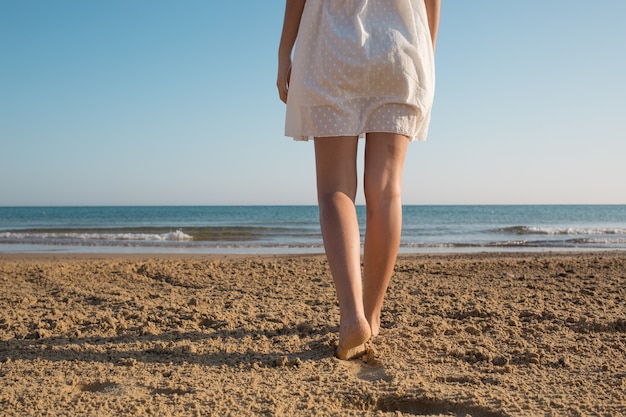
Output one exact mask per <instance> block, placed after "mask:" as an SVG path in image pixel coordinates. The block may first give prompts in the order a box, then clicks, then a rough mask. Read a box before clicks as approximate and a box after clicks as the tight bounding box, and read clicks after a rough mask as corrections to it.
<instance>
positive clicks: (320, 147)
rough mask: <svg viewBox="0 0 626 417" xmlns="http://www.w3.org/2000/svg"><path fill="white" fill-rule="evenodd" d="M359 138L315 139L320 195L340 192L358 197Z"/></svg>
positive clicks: (352, 197)
mask: <svg viewBox="0 0 626 417" xmlns="http://www.w3.org/2000/svg"><path fill="white" fill-rule="evenodd" d="M357 148H358V138H357V137H352V136H345V137H344V136H341V137H324V138H315V168H316V173H317V191H318V195H320V196H322V195H326V194H331V193H336V192H340V193H343V194H346V195H348V196H349V197H350V198H351V199H352V200H354V199H355V197H356V187H357V169H356V158H357Z"/></svg>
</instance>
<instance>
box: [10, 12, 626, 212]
mask: <svg viewBox="0 0 626 417" xmlns="http://www.w3.org/2000/svg"><path fill="white" fill-rule="evenodd" d="M283 10H284V1H282V0H269V1H258V0H248V1H238V2H232V1H207V0H185V1H162V0H133V1H128V0H123V1H122V0H107V1H83V0H57V1H47V0H45V1H44V0H29V1H1V2H0V60H1V62H0V206H2V205H118V204H120V205H135V204H142V205H143V204H154V205H161V204H163V205H178V204H180V205H189V204H207V205H210V204H315V202H316V200H315V175H314V164H313V145H312V143H310V142H309V143H299V142H293V141H292V140H291V139H287V138H284V137H283V124H284V106H283V104H282V103H281V102H280V101H279V100H278V96H277V93H276V87H275V73H276V50H277V45H278V41H279V36H280V30H281V24H282V16H283ZM624 16H626V2H625V1H623V0H603V1H600V2H589V1H582V0H550V1H545V0H527V1H502V0H483V1H471V2H470V1H462V0H443V7H442V20H441V28H440V35H439V43H438V47H437V92H436V98H435V108H434V110H433V118H432V124H431V129H430V136H429V138H428V141H427V142H425V143H414V144H411V146H410V149H409V153H408V156H407V162H406V168H405V182H404V202H405V203H406V204H475V203H477V204H517V203H519V204H525V203H528V204H541V203H565V204H567V203H621V204H624V203H626V123H625V121H626V116H625V113H626V112H625V111H626V99H625V97H626V81H625V78H624V74H626V50H625V47H624V40H626V25H624V23H623V19H624ZM359 200H360V201H362V197H359Z"/></svg>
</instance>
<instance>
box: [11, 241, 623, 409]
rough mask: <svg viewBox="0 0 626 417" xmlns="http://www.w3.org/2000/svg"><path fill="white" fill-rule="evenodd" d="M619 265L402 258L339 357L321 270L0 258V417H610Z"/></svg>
mask: <svg viewBox="0 0 626 417" xmlns="http://www.w3.org/2000/svg"><path fill="white" fill-rule="evenodd" d="M625 302H626V253H624V252H621V253H586V254H584V253H578V254H577V253H570V254H472V255H437V256H402V257H401V258H400V260H399V261H398V264H397V268H396V273H395V275H394V278H393V281H392V284H391V287H390V290H389V293H388V296H387V299H386V302H385V306H384V313H383V316H382V326H383V330H382V332H381V334H380V335H379V336H378V337H376V338H375V339H374V340H372V341H370V342H368V345H367V348H368V351H367V354H366V356H364V357H363V358H361V359H357V360H352V361H340V360H338V359H336V358H335V357H334V356H333V352H334V349H335V347H336V343H337V330H338V319H339V316H338V308H337V305H336V299H335V294H334V289H333V287H332V281H331V279H330V276H329V271H328V265H327V263H326V261H325V259H324V257H322V256H276V257H269V256H266V257H235V256H230V257H219V256H182V255H181V256H164V255H159V256H157V257H155V256H154V255H152V256H150V255H146V256H138V255H136V256H95V255H84V256H70V255H63V256H53V255H33V256H27V255H21V256H19V255H0V312H1V316H0V387H1V388H0V414H1V415H3V416H27V415H33V416H34V415H37V416H79V415H89V416H130V415H158V416H206V415H215V416H229V415H232V416H245V415H266V416H284V415H287V416H300V415H303V416H304V415H320V416H362V415H373V416H386V415H389V416H390V415H421V416H439V415H446V416H448V415H453V416H463V417H465V416H468V415H469V416H473V417H478V416H484V417H500V416H617V415H626V395H625V392H626V304H625Z"/></svg>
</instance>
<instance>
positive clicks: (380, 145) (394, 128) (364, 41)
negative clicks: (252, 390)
mask: <svg viewBox="0 0 626 417" xmlns="http://www.w3.org/2000/svg"><path fill="white" fill-rule="evenodd" d="M439 10H440V0H308V1H307V0H287V3H286V7H285V18H284V23H283V30H282V36H281V40H280V46H279V53H278V81H277V86H278V92H279V95H280V99H281V100H282V101H283V102H285V103H286V104H287V115H286V127H285V134H286V136H291V137H293V138H294V139H296V140H308V139H310V138H313V139H314V143H315V163H316V174H317V194H318V203H319V208H320V225H321V229H322V236H323V240H324V248H325V251H326V256H327V258H328V263H329V266H330V270H331V274H332V276H333V281H334V284H335V289H336V291H337V297H338V300H339V311H340V323H339V342H338V346H337V351H336V355H337V357H338V358H339V359H351V358H355V357H358V356H360V355H362V354H363V353H364V352H365V342H367V341H368V340H369V339H370V338H371V337H374V336H376V335H377V334H378V333H379V330H380V313H381V309H382V304H383V299H384V296H385V293H386V291H387V287H388V285H389V281H390V279H391V275H392V274H393V268H394V265H395V262H396V257H397V254H398V248H399V246H400V234H401V229H402V203H401V190H402V169H403V165H404V159H405V154H406V150H407V145H408V143H409V141H412V140H424V139H425V138H426V134H427V132H428V125H429V122H430V110H431V106H432V101H433V94H434V49H435V42H436V38H437V29H438V25H439ZM296 39H297V46H296V50H295V53H294V55H293V62H292V59H291V57H292V50H293V47H294V45H295V44H296ZM359 137H364V138H365V163H364V180H363V187H364V194H365V201H366V213H367V220H366V229H365V230H366V231H365V244H364V253H363V276H361V238H360V234H359V225H358V221H357V216H356V210H355V205H354V201H355V197H356V189H357V168H356V156H357V144H358V139H359Z"/></svg>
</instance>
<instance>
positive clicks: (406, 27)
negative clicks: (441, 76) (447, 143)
mask: <svg viewBox="0 0 626 417" xmlns="http://www.w3.org/2000/svg"><path fill="white" fill-rule="evenodd" d="M434 87H435V69H434V56H433V48H432V42H431V37H430V31H429V28H428V19H427V15H426V7H425V5H424V0H307V2H306V4H305V7H304V11H303V13H302V19H301V22H300V29H299V32H298V37H297V43H296V49H295V53H294V59H293V67H292V72H291V80H290V85H289V94H288V99H287V114H286V123H285V135H286V136H289V137H293V138H294V139H296V140H308V139H310V138H313V137H328V136H364V134H365V133H368V132H389V133H398V134H402V135H406V136H408V137H409V138H410V139H411V140H424V139H425V138H426V135H427V133H428V125H429V122H430V112H431V107H432V102H433V95H434Z"/></svg>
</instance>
